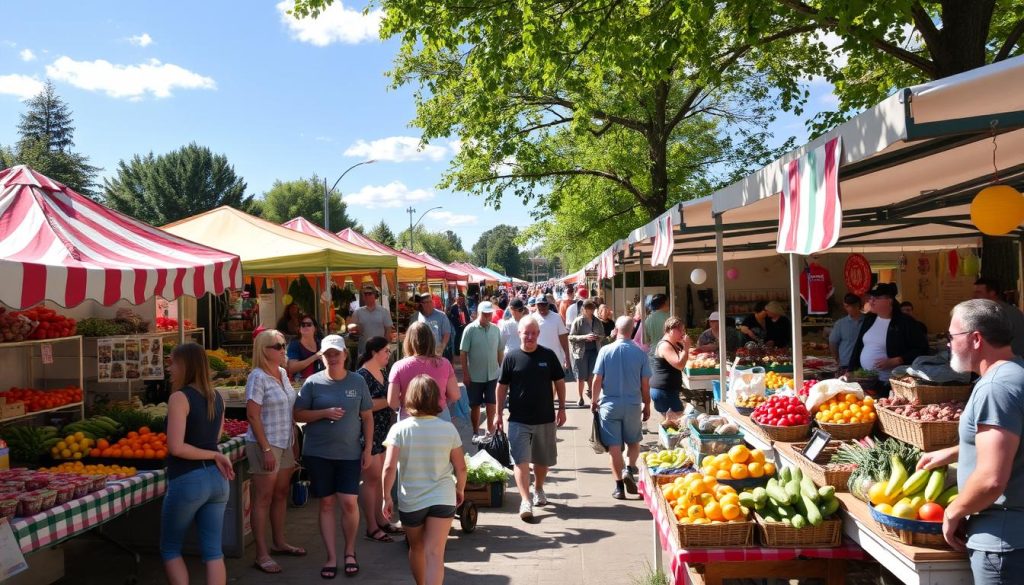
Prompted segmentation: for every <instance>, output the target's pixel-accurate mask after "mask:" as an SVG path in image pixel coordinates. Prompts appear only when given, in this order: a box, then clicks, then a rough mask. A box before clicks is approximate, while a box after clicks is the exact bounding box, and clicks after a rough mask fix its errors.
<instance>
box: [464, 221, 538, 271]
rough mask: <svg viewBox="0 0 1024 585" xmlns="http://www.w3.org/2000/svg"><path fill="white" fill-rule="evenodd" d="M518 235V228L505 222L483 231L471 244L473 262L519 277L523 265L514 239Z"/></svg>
mask: <svg viewBox="0 0 1024 585" xmlns="http://www.w3.org/2000/svg"><path fill="white" fill-rule="evenodd" d="M518 237H519V228H516V227H514V226H510V225H505V224H501V225H497V226H495V227H493V228H491V229H489V230H487V231H485V232H484V233H482V234H480V239H479V240H477V241H476V243H475V244H473V256H472V257H473V263H474V264H476V265H477V266H485V267H487V268H490V269H491V270H496V271H498V272H500V273H503V274H505V275H506V276H515V277H521V276H522V275H523V272H525V266H524V265H523V263H522V257H521V254H520V250H519V245H518V244H517V241H516V240H517V238H518Z"/></svg>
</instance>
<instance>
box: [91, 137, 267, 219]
mask: <svg viewBox="0 0 1024 585" xmlns="http://www.w3.org/2000/svg"><path fill="white" fill-rule="evenodd" d="M245 188H246V185H245V181H243V180H242V178H241V177H239V176H237V175H235V169H234V167H232V166H231V165H230V164H228V159H227V157H226V156H224V155H222V154H213V152H212V151H211V150H210V149H209V148H207V147H205V146H199V145H198V144H196V143H194V142H193V143H191V144H189V145H188V146H183V147H181V148H179V149H178V150H175V151H172V152H169V153H167V154H162V155H160V156H154V155H153V153H152V152H151V153H149V154H147V155H146V156H139V155H135V156H134V157H132V159H131V160H130V161H127V162H125V161H123V160H122V161H121V162H119V163H118V168H117V177H116V178H113V179H106V180H105V181H104V203H105V204H106V205H107V206H108V207H111V208H113V209H116V210H118V211H120V212H122V213H127V214H128V215H131V216H134V217H136V218H138V219H141V220H142V221H145V222H147V223H150V224H152V225H157V226H159V225H164V224H167V223H170V222H173V221H177V220H179V219H184V218H186V217H191V216H193V215H196V214H199V213H202V212H204V211H209V210H211V209H215V208H217V207H220V206H222V205H230V206H231V207H234V208H237V209H240V210H242V211H246V212H252V211H255V210H256V208H255V206H254V204H253V197H252V195H246V194H245Z"/></svg>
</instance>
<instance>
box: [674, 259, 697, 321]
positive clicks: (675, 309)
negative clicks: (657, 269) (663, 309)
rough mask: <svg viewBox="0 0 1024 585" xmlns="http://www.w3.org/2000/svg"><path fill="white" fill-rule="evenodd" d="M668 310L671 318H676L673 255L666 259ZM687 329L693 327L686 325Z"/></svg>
mask: <svg viewBox="0 0 1024 585" xmlns="http://www.w3.org/2000/svg"><path fill="white" fill-rule="evenodd" d="M668 303H669V305H668V310H669V312H670V313H672V316H673V317H678V316H679V314H678V313H676V258H675V254H673V255H672V256H670V257H669V259H668ZM686 326H687V327H691V326H693V324H692V323H687V324H686Z"/></svg>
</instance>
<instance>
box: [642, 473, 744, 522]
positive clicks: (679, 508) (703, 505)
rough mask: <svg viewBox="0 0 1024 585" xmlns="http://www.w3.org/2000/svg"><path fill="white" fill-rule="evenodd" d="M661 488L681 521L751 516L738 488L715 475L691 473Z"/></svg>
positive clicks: (732, 519)
mask: <svg viewBox="0 0 1024 585" xmlns="http://www.w3.org/2000/svg"><path fill="white" fill-rule="evenodd" d="M661 492H662V494H664V496H665V499H666V500H668V503H669V506H671V508H672V512H673V513H674V514H675V517H676V521H677V522H679V523H680V524H722V523H724V522H744V521H745V520H746V519H747V518H748V517H749V516H750V510H749V509H748V508H747V507H746V506H742V505H740V498H739V495H737V494H736V490H735V489H733V488H732V486H728V485H723V484H720V483H718V480H717V479H715V478H714V476H710V475H704V474H702V473H696V472H694V473H689V474H687V475H683V476H680V477H677V478H676V479H675V480H673V481H672V483H667V484H664V485H662V486H661Z"/></svg>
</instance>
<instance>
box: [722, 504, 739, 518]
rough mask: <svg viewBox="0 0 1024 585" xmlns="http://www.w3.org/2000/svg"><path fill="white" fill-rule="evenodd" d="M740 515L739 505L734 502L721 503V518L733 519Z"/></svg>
mask: <svg viewBox="0 0 1024 585" xmlns="http://www.w3.org/2000/svg"><path fill="white" fill-rule="evenodd" d="M739 515H740V507H739V506H738V505H736V504H723V505H722V518H724V519H725V520H735V519H736V518H738V517H739Z"/></svg>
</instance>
